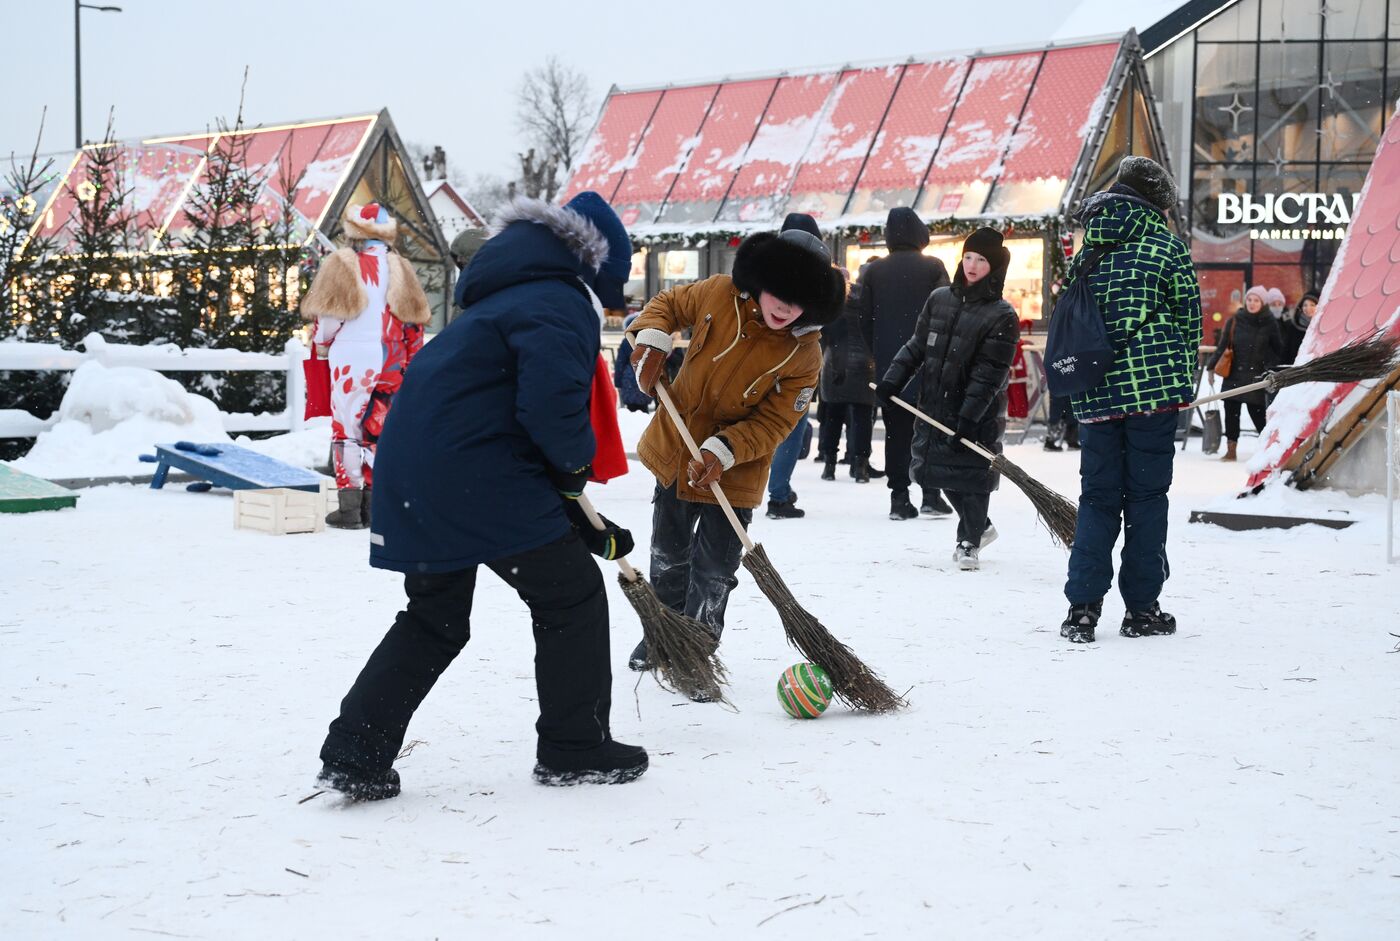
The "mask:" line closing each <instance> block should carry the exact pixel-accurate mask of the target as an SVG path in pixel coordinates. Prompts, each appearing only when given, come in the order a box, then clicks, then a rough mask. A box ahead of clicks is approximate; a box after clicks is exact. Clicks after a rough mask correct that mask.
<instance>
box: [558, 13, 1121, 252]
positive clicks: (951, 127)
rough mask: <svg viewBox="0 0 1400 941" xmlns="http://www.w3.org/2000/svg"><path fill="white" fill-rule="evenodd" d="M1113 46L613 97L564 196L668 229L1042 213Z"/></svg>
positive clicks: (1090, 120) (1070, 170) (1096, 105)
mask: <svg viewBox="0 0 1400 941" xmlns="http://www.w3.org/2000/svg"><path fill="white" fill-rule="evenodd" d="M1121 48H1122V43H1120V42H1119V41H1116V40H1115V41H1111V42H1099V43H1091V44H1086V45H1077V46H1065V47H1055V48H1050V49H1045V48H1036V49H1030V50H1024V51H1020V52H1014V53H1002V54H997V55H972V56H957V57H951V58H944V59H937V60H933V61H922V62H908V63H901V64H896V65H885V66H874V67H867V68H848V69H840V70H829V71H818V72H813V73H811V74H802V75H788V76H772V77H767V78H758V79H746V80H743V81H732V82H731V81H726V82H720V83H714V84H707V85H690V86H684V87H679V88H666V89H659V90H658V89H651V90H644V91H616V92H614V93H613V94H612V95H610V96H609V98H608V100H607V102H606V103H605V105H604V107H603V113H602V116H601V118H600V119H599V121H598V124H597V127H596V128H594V130H593V133H592V134H591V135H590V137H589V139H588V141H587V143H586V144H585V147H584V155H583V158H582V160H581V162H580V165H579V168H578V169H577V171H575V173H574V174H573V176H572V178H571V179H570V180H569V182H568V184H567V185H566V187H565V189H564V192H563V195H562V197H561V198H563V199H566V200H567V199H569V198H570V197H572V196H573V195H575V194H576V193H578V192H581V191H583V190H588V189H591V190H596V191H597V192H599V193H601V194H602V195H603V196H604V197H606V198H608V199H609V200H610V201H611V202H612V203H613V204H614V206H615V207H616V208H617V209H618V211H619V213H620V214H621V215H622V217H623V221H624V222H626V223H627V224H628V225H629V226H631V227H633V228H636V227H646V226H655V227H656V228H658V229H663V230H664V229H668V228H674V227H675V226H677V225H681V226H686V227H690V228H696V227H705V226H706V225H707V224H717V225H715V227H717V228H720V227H729V226H733V225H734V224H736V223H755V224H762V223H768V222H774V221H777V220H779V219H781V218H782V216H783V214H784V213H786V212H789V211H803V212H810V213H811V214H812V215H814V216H816V217H818V218H819V219H821V220H823V221H824V222H826V223H828V224H830V223H834V222H836V221H837V220H838V219H842V220H849V219H852V218H853V217H857V216H860V215H861V214H879V215H881V216H882V215H883V213H884V211H885V210H886V209H887V208H889V207H891V206H895V205H906V206H907V205H915V204H916V203H917V204H918V207H919V209H920V211H921V212H922V213H923V214H924V215H925V216H928V217H937V216H948V215H958V216H982V215H997V214H1001V215H1049V214H1053V213H1056V212H1058V211H1060V210H1061V205H1062V203H1063V201H1064V198H1065V190H1066V187H1067V186H1068V184H1069V181H1070V180H1071V178H1072V177H1073V175H1074V170H1075V168H1076V167H1077V166H1078V165H1079V163H1080V161H1081V158H1082V155H1083V152H1084V148H1085V143H1086V141H1087V139H1088V138H1089V136H1090V133H1091V132H1092V131H1093V130H1094V129H1095V128H1096V127H1097V126H1098V124H1099V123H1100V122H1101V121H1102V120H1104V119H1105V115H1104V101H1105V91H1106V89H1107V87H1108V84H1109V81H1110V78H1111V76H1112V74H1113V71H1114V65H1115V62H1116V61H1117V59H1118V57H1119V55H1120V51H1121ZM1003 187H1005V191H1004V192H1001V191H1002V189H1003Z"/></svg>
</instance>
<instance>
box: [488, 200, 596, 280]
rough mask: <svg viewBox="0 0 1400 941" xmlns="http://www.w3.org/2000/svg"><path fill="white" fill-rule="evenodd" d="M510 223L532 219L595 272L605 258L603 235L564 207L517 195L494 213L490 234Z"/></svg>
mask: <svg viewBox="0 0 1400 941" xmlns="http://www.w3.org/2000/svg"><path fill="white" fill-rule="evenodd" d="M514 222H533V223H535V224H536V225H542V226H544V227H545V228H547V229H549V231H551V232H553V233H554V234H555V235H557V236H558V237H559V239H560V241H562V242H563V243H564V244H565V245H567V246H568V248H569V251H571V252H573V253H574V255H576V256H577V257H578V259H579V260H580V261H582V262H583V263H584V264H585V265H587V266H588V267H589V268H591V269H592V270H593V271H595V272H596V271H597V270H598V268H599V267H600V266H601V265H602V264H603V262H604V261H605V260H607V257H608V239H607V236H605V235H603V233H602V232H601V231H600V230H599V229H598V227H597V226H596V225H594V224H593V223H592V222H591V221H590V220H588V219H586V218H584V217H583V216H582V215H580V214H579V213H577V212H574V211H573V210H572V209H569V208H568V207H566V206H555V205H553V204H552V203H547V202H545V201H544V200H542V199H531V198H530V197H528V196H517V197H516V198H515V199H513V200H512V201H511V202H509V203H507V204H506V205H505V206H504V207H503V208H502V209H501V210H500V212H498V213H496V221H495V222H494V223H492V225H491V235H492V236H496V235H500V234H501V233H502V232H503V231H505V229H506V227H507V226H509V225H510V224H511V223H514Z"/></svg>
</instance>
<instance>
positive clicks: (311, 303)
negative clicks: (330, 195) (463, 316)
mask: <svg viewBox="0 0 1400 941" xmlns="http://www.w3.org/2000/svg"><path fill="white" fill-rule="evenodd" d="M384 264H385V267H387V269H388V271H389V293H388V297H387V300H388V303H389V310H390V312H391V313H392V314H393V315H394V316H395V317H397V318H398V319H399V320H401V321H403V322H404V323H408V324H425V323H427V322H428V321H430V320H432V319H433V310H432V307H431V306H429V304H428V295H427V294H425V293H423V285H422V284H420V283H419V282H418V273H417V272H415V271H414V270H413V266H412V265H410V264H409V263H408V261H407V260H406V259H405V258H404V257H403V256H402V255H400V254H399V253H398V252H395V251H393V250H389V251H386V252H385V254H384ZM367 306H369V294H368V293H367V292H366V291H365V286H364V285H363V284H361V283H360V260H359V253H358V252H356V251H355V250H354V249H353V248H341V249H337V250H336V251H334V252H332V253H331V254H329V255H327V256H326V257H325V258H324V259H322V261H321V266H320V267H319V268H318V269H316V277H315V278H314V279H312V281H311V289H310V290H309V291H307V292H306V296H305V297H303V298H302V299H301V308H300V309H301V316H302V317H303V318H305V319H307V320H311V319H313V318H315V317H327V318H329V319H331V320H354V319H355V318H356V317H358V316H360V314H362V313H364V310H365V308H366V307H367Z"/></svg>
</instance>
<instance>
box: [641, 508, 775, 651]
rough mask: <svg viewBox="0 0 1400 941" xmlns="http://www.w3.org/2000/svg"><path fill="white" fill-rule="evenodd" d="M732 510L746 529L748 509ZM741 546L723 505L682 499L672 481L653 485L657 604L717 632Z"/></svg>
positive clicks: (750, 512)
mask: <svg viewBox="0 0 1400 941" xmlns="http://www.w3.org/2000/svg"><path fill="white" fill-rule="evenodd" d="M734 514H735V515H736V516H738V517H739V521H740V522H741V523H743V524H744V528H745V529H748V528H749V523H751V522H752V521H753V510H745V509H741V508H739V507H735V508H734ZM743 552H744V546H743V543H741V542H740V541H739V536H738V534H737V533H735V532H734V528H733V527H732V526H730V525H729V520H727V519H725V516H724V511H723V510H721V509H720V508H719V507H717V506H714V505H712V504H709V503H692V502H691V501H689V500H682V499H681V498H680V497H678V496H676V488H675V487H662V486H660V485H657V488H656V493H655V495H654V496H653V497H652V519H651V585H652V587H653V588H654V589H656V596H657V597H658V598H659V599H660V600H661V603H662V604H664V605H665V606H666V607H668V608H670V609H671V610H672V611H678V612H680V613H682V614H686V615H689V616H690V617H693V618H695V619H696V620H697V621H699V622H700V623H701V624H704V625H705V626H706V627H708V628H709V629H710V630H712V631H714V634H715V636H716V637H718V636H720V634H721V633H722V632H723V631H724V609H725V608H726V607H727V606H728V605H729V593H730V592H731V591H733V590H734V588H735V586H737V585H738V584H739V579H738V578H736V577H735V573H737V572H738V571H739V560H740V559H741V557H742V556H743Z"/></svg>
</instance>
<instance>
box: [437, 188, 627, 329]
mask: <svg viewBox="0 0 1400 941" xmlns="http://www.w3.org/2000/svg"><path fill="white" fill-rule="evenodd" d="M607 256H608V240H607V237H606V236H605V235H603V233H602V231H601V230H600V229H599V228H598V227H597V226H596V225H594V224H593V222H592V221H590V220H589V219H587V218H585V217H584V216H583V215H582V214H580V213H577V212H574V211H573V210H572V209H569V208H567V207H565V206H555V205H552V204H550V203H547V202H544V201H543V200H539V199H529V198H525V197H519V198H516V199H514V200H512V201H511V202H510V203H509V204H507V205H506V206H505V207H504V208H503V209H502V210H501V211H500V212H499V213H498V214H497V216H496V221H495V223H494V224H493V225H492V226H491V237H490V238H488V239H487V240H486V244H485V245H483V246H481V250H480V251H478V252H477V253H476V256H475V257H474V258H472V262H471V264H470V265H468V266H467V267H466V269H465V270H463V272H462V274H461V276H460V277H459V278H458V279H457V289H456V291H455V293H454V299H455V301H456V304H457V306H458V307H461V308H462V309H464V310H465V309H466V308H467V307H470V306H471V305H472V304H475V303H477V302H478V301H481V300H482V299H483V298H486V297H489V296H490V295H492V294H494V293H496V292H497V291H501V290H504V289H506V288H508V287H512V286H514V285H517V284H525V283H528V282H531V281H546V280H557V281H564V282H566V283H567V284H569V285H570V286H571V287H573V288H574V289H576V290H578V291H579V292H580V293H582V294H586V293H587V291H588V285H590V284H592V283H593V280H594V278H595V277H596V276H597V273H598V266H599V265H601V264H602V263H603V261H604V260H605V259H606V258H607Z"/></svg>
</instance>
